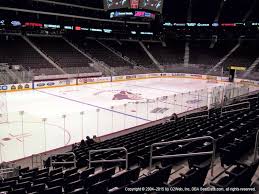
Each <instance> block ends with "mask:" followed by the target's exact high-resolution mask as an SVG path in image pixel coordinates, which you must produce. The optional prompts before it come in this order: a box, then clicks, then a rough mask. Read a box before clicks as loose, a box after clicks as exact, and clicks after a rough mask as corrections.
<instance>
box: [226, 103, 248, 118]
mask: <svg viewBox="0 0 259 194" xmlns="http://www.w3.org/2000/svg"><path fill="white" fill-rule="evenodd" d="M246 104H247V105H248V107H245V108H238V109H234V110H229V111H227V110H225V111H224V110H223V109H226V108H231V107H235V106H240V105H246ZM250 108H251V104H250V102H241V103H237V104H231V105H227V106H222V108H221V116H222V115H223V114H227V113H233V112H239V111H242V110H250Z"/></svg>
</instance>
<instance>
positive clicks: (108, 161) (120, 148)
mask: <svg viewBox="0 0 259 194" xmlns="http://www.w3.org/2000/svg"><path fill="white" fill-rule="evenodd" d="M117 150H124V151H125V159H113V160H92V158H91V154H93V153H97V152H106V151H117ZM113 162H125V163H126V165H125V167H126V170H128V167H129V160H128V150H127V149H126V148H125V147H118V148H109V149H100V150H90V151H89V168H91V165H92V164H94V163H113Z"/></svg>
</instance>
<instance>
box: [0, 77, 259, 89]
mask: <svg viewBox="0 0 259 194" xmlns="http://www.w3.org/2000/svg"><path fill="white" fill-rule="evenodd" d="M152 78H178V79H179V78H189V79H201V80H215V81H217V82H228V77H219V76H211V75H201V74H185V73H151V74H136V75H123V76H112V77H88V78H73V79H61V80H53V81H40V80H37V81H33V82H31V83H21V84H8V85H0V92H16V91H24V90H33V89H44V88H55V87H64V86H75V85H83V84H96V83H106V82H121V81H128V80H140V79H152ZM235 82H236V83H238V84H243V85H246V86H255V87H259V81H254V80H247V79H238V78H236V79H235Z"/></svg>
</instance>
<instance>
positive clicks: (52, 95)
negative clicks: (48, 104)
mask: <svg viewBox="0 0 259 194" xmlns="http://www.w3.org/2000/svg"><path fill="white" fill-rule="evenodd" d="M35 91H37V92H40V93H44V94H47V95H51V96H55V97H58V98H63V99H66V100H69V101H73V102H77V103H80V104H84V105H88V106H92V107H95V108H99V109H103V110H107V111H111V112H114V113H118V114H122V115H126V116H129V117H133V118H137V119H141V120H144V121H149V122H150V121H151V120H148V119H144V118H141V117H136V116H133V115H130V114H126V113H122V112H119V111H115V110H111V109H108V108H104V107H100V106H96V105H93V104H89V103H85V102H81V101H78V100H74V99H71V98H67V97H64V96H59V95H56V94H51V93H48V92H43V91H39V90H35Z"/></svg>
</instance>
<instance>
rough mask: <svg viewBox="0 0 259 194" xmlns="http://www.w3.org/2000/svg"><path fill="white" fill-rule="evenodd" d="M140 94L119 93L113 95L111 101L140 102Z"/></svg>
mask: <svg viewBox="0 0 259 194" xmlns="http://www.w3.org/2000/svg"><path fill="white" fill-rule="evenodd" d="M142 99H143V98H142V97H141V95H140V94H134V93H132V92H127V91H120V92H119V93H117V94H115V95H114V96H113V98H112V100H142Z"/></svg>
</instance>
